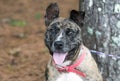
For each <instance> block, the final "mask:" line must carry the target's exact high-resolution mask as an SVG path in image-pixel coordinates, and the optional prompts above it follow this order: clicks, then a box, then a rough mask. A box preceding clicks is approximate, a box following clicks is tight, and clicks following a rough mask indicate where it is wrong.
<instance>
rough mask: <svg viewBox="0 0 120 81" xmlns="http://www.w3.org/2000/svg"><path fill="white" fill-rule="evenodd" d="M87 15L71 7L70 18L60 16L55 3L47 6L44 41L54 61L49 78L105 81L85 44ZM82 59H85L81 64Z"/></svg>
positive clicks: (47, 79)
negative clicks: (83, 29)
mask: <svg viewBox="0 0 120 81" xmlns="http://www.w3.org/2000/svg"><path fill="white" fill-rule="evenodd" d="M84 16H85V12H83V11H76V10H72V11H71V12H70V17H69V18H60V17H59V8H58V5H57V4H56V3H51V4H50V5H49V6H48V7H47V9H46V15H45V25H46V26H47V30H46V33H45V44H46V46H47V47H48V49H49V51H50V54H51V56H52V60H51V61H50V62H49V63H48V66H47V69H46V73H45V76H46V81H103V80H102V76H101V74H100V72H99V70H98V67H97V65H96V62H95V61H94V59H93V57H92V56H91V53H90V52H89V50H88V49H87V48H86V47H85V46H84V45H83V43H82V37H81V32H82V31H81V27H82V26H83V20H84ZM83 55H84V57H82V56H83ZM79 59H82V60H81V63H79ZM77 60H78V63H76V61H77ZM75 64H76V66H75ZM72 65H74V66H75V67H74V68H72V69H69V70H68V69H65V68H64V71H60V69H62V68H63V67H70V66H72ZM80 72H82V73H83V74H85V76H83V74H80Z"/></svg>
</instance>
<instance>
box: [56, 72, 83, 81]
mask: <svg viewBox="0 0 120 81" xmlns="http://www.w3.org/2000/svg"><path fill="white" fill-rule="evenodd" d="M56 81H83V79H82V78H80V76H79V75H77V74H75V73H72V72H70V73H63V74H61V75H60V76H59V77H58V78H57V80H56Z"/></svg>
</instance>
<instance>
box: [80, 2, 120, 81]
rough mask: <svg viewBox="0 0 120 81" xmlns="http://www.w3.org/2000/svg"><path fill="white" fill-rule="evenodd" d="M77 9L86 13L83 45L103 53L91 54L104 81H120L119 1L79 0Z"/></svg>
mask: <svg viewBox="0 0 120 81" xmlns="http://www.w3.org/2000/svg"><path fill="white" fill-rule="evenodd" d="M79 7H80V10H82V11H85V13H86V16H85V24H84V27H83V28H82V31H83V35H82V36H83V41H84V44H85V45H86V46H87V47H88V48H89V49H92V50H97V51H100V52H103V53H105V54H102V53H101V54H100V53H99V54H98V52H96V53H95V54H93V56H94V57H95V59H96V62H97V63H98V67H99V69H100V71H101V73H102V75H103V78H104V81H120V0H80V6H79ZM97 54H98V55H97ZM108 54H109V55H108ZM110 54H113V55H110Z"/></svg>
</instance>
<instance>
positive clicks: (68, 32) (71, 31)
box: [66, 28, 74, 36]
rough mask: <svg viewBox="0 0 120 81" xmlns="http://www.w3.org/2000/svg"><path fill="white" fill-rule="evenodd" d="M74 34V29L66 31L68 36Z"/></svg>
mask: <svg viewBox="0 0 120 81" xmlns="http://www.w3.org/2000/svg"><path fill="white" fill-rule="evenodd" d="M73 34H74V31H73V30H72V29H69V28H68V29H67V30H66V35H68V36H71V35H73Z"/></svg>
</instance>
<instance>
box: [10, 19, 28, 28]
mask: <svg viewBox="0 0 120 81" xmlns="http://www.w3.org/2000/svg"><path fill="white" fill-rule="evenodd" d="M9 24H10V25H11V26H19V27H24V26H26V25H27V22H26V21H22V20H11V21H10V22H9Z"/></svg>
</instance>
